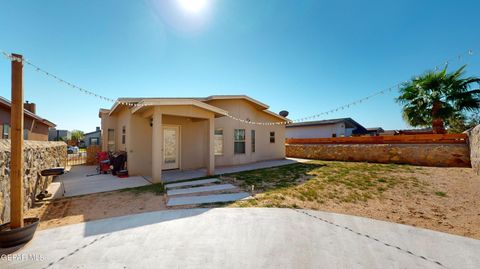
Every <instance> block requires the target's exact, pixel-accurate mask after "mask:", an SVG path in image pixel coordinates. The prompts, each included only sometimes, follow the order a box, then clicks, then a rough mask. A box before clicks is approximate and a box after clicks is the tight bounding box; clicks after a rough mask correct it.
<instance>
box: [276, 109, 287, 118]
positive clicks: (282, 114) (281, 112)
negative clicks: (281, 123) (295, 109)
mask: <svg viewBox="0 0 480 269" xmlns="http://www.w3.org/2000/svg"><path fill="white" fill-rule="evenodd" d="M278 114H280V116H282V117H284V118H286V117H287V116H288V111H286V110H282V111H280V113H278Z"/></svg>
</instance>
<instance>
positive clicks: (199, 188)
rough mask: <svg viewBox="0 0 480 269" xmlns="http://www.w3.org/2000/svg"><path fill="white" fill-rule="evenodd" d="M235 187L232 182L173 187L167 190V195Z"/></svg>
mask: <svg viewBox="0 0 480 269" xmlns="http://www.w3.org/2000/svg"><path fill="white" fill-rule="evenodd" d="M235 188H236V187H235V186H234V185H232V184H220V185H210V186H202V187H194V188H185V189H173V190H167V195H168V196H171V195H180V194H193V193H199V192H210V191H224V190H231V189H235Z"/></svg>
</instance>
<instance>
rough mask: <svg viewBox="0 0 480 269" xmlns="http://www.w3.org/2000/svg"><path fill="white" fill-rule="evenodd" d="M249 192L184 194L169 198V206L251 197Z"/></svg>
mask: <svg viewBox="0 0 480 269" xmlns="http://www.w3.org/2000/svg"><path fill="white" fill-rule="evenodd" d="M249 196H250V194H249V193H248V192H238V193H228V194H213V195H204V196H182V197H173V198H169V199H168V202H167V206H177V205H198V204H211V203H220V202H233V201H237V200H241V199H245V198H247V197H249Z"/></svg>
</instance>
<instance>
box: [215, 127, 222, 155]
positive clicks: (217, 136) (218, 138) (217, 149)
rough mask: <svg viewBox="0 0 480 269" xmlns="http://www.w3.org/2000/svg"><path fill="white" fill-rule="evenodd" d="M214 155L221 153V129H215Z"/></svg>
mask: <svg viewBox="0 0 480 269" xmlns="http://www.w3.org/2000/svg"><path fill="white" fill-rule="evenodd" d="M214 147H215V155H223V129H215V140H214Z"/></svg>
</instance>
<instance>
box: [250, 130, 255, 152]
mask: <svg viewBox="0 0 480 269" xmlns="http://www.w3.org/2000/svg"><path fill="white" fill-rule="evenodd" d="M251 139H252V153H253V152H255V130H252V138H251Z"/></svg>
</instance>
